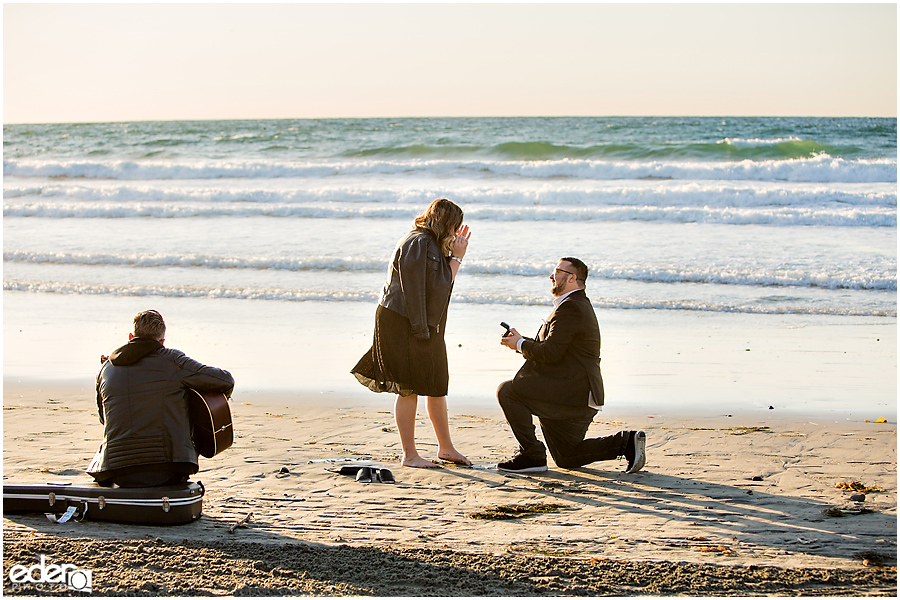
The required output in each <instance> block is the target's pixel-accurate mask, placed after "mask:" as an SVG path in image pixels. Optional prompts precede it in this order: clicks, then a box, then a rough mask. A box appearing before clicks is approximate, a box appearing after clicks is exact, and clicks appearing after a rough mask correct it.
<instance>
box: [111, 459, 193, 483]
mask: <svg viewBox="0 0 900 600" xmlns="http://www.w3.org/2000/svg"><path fill="white" fill-rule="evenodd" d="M191 470H193V465H191V463H168V464H165V465H146V466H141V467H129V468H126V469H121V471H122V472H119V473H116V472H115V471H111V472H110V473H109V475H110V477H109V479H106V480H104V481H103V482H98V483H99V484H100V485H102V486H105V487H108V486H111V485H117V486H119V487H123V488H143V487H161V486H165V485H178V484H180V483H184V482H185V481H187V480H188V478H189V477H190V473H187V472H185V471H191Z"/></svg>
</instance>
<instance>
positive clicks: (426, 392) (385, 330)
mask: <svg viewBox="0 0 900 600" xmlns="http://www.w3.org/2000/svg"><path fill="white" fill-rule="evenodd" d="M445 324H446V313H445V315H444V319H442V320H441V324H440V325H439V326H438V327H437V328H434V327H429V328H428V333H429V334H430V335H431V337H429V338H428V339H427V340H418V339H416V337H415V336H413V334H412V326H411V325H410V322H409V319H407V318H406V317H404V316H402V315H400V314H398V313H396V312H394V311H392V310H390V309H388V308H384V307H383V306H381V305H380V304H379V305H378V308H377V309H376V310H375V335H374V340H373V342H372V347H371V348H370V349H369V351H368V352H366V353H365V354H364V355H363V357H362V358H361V359H359V362H358V363H356V366H355V367H353V369H352V370H351V371H350V372H351V373H353V374H354V375H355V376H356V378H357V379H358V380H359V382H360V383H361V384H363V385H364V386H366V387H367V388H369V389H370V390H372V391H373V392H389V393H391V394H399V395H401V396H411V395H412V394H417V395H419V396H433V397H440V396H446V395H447V386H448V384H449V380H450V373H449V370H448V367H447V346H446V344H445V343H444V325H445Z"/></svg>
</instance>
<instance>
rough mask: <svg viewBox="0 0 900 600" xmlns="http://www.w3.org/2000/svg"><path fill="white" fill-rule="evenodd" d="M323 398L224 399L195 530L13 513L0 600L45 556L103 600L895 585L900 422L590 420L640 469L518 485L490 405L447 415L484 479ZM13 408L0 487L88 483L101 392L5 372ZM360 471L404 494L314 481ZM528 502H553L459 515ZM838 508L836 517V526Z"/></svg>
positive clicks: (888, 589)
mask: <svg viewBox="0 0 900 600" xmlns="http://www.w3.org/2000/svg"><path fill="white" fill-rule="evenodd" d="M313 401H316V402H322V399H321V398H300V397H297V398H278V397H275V396H272V397H271V398H269V401H267V402H264V401H261V400H257V399H254V400H253V402H251V403H248V402H245V401H242V399H241V398H240V396H239V395H238V396H236V397H235V399H234V402H233V405H232V411H233V415H234V422H235V429H236V434H237V435H236V440H235V444H234V446H233V447H232V448H231V449H229V450H228V451H226V452H225V453H223V454H221V455H220V456H217V457H215V458H213V459H209V460H203V459H201V471H200V473H199V474H198V475H196V476H195V477H194V480H195V481H196V480H201V481H202V482H203V484H204V485H205V487H206V496H205V498H204V503H203V513H204V516H203V517H202V518H201V519H200V520H199V521H198V522H196V523H192V524H190V525H183V526H171V527H154V526H136V525H124V524H113V523H102V522H88V521H83V522H80V523H66V524H54V523H51V522H50V521H49V520H47V519H46V518H44V517H43V516H42V515H11V514H5V515H4V520H3V535H4V540H3V554H4V558H3V560H4V593H7V594H15V593H23V592H25V591H27V590H16V589H14V588H12V587H11V586H10V584H9V579H8V570H9V568H10V567H11V566H12V565H16V564H23V565H30V564H34V563H36V562H37V560H36V559H37V557H38V555H39V554H47V555H50V556H51V557H54V559H56V560H63V559H64V560H66V561H67V562H71V563H73V564H76V565H77V566H78V567H79V568H82V569H91V570H92V571H93V586H94V594H113V595H116V594H118V595H196V594H200V595H209V594H225V595H288V594H306V595H309V594H313V595H376V596H388V595H401V596H419V595H442V596H458V595H461V596H488V595H507V596H538V595H633V594H650V595H676V594H687V595H719V596H721V595H767V594H768V595H774V594H784V595H798V594H799V595H888V596H894V595H895V594H896V591H897V584H896V546H897V531H896V527H897V461H896V440H897V437H896V425H895V423H865V422H859V423H849V422H840V423H836V422H834V421H831V422H827V421H825V420H819V422H811V421H809V420H805V421H804V420H798V419H797V418H787V417H781V416H779V415H778V413H777V411H769V412H768V413H766V414H765V415H764V416H761V417H748V416H737V415H736V416H735V417H731V418H729V417H716V418H695V419H687V418H685V419H676V418H672V417H657V418H648V417H647V416H643V417H634V418H630V419H629V420H628V422H609V421H604V420H603V413H601V414H600V415H598V418H597V420H596V422H595V423H594V425H592V427H591V430H590V434H592V435H604V434H606V433H611V432H614V431H616V430H619V429H643V430H644V431H646V432H647V440H648V462H647V466H646V468H645V469H644V471H642V472H640V473H637V474H634V475H625V474H624V473H623V472H622V471H623V467H624V463H623V462H620V461H610V462H608V463H598V464H594V465H591V466H590V467H588V468H583V469H579V470H572V471H567V470H561V469H555V468H553V467H552V465H551V470H550V471H549V472H547V473H542V474H537V475H529V476H522V475H510V474H504V473H500V472H498V471H497V470H496V468H495V465H496V463H497V462H498V461H499V460H502V459H504V458H506V457H508V456H509V455H510V454H511V453H512V451H513V450H514V448H515V443H514V441H513V438H512V436H511V433H510V431H509V428H508V426H507V425H506V424H505V422H504V421H503V418H502V415H501V413H500V411H499V409H493V410H484V411H481V412H480V413H478V414H457V413H456V412H455V411H454V409H453V404H452V399H451V402H450V404H451V425H452V427H453V431H454V441H455V442H456V444H457V446H458V448H459V449H460V450H461V451H463V452H464V453H466V454H467V455H468V456H469V458H470V459H472V460H473V461H474V462H475V464H476V466H475V467H474V468H463V467H458V466H447V467H445V468H441V469H433V470H422V469H410V468H403V467H401V466H400V465H399V464H398V455H399V443H398V439H397V433H396V426H395V425H394V423H393V416H392V413H391V412H390V406H391V403H390V399H388V398H387V397H386V396H385V397H384V404H383V405H381V404H366V405H364V406H359V407H340V408H338V407H335V408H332V409H328V410H325V409H323V408H321V407H315V406H314V405H313V404H312V402H313ZM422 408H423V410H424V407H422ZM3 409H4V411H3V477H4V482H16V483H26V482H27V483H39V482H42V481H46V480H51V479H52V480H59V479H66V478H71V479H73V480H82V481H83V480H84V476H83V475H82V470H83V469H84V467H85V466H86V465H87V463H88V461H89V459H90V457H91V456H92V455H93V453H94V451H95V450H96V447H97V445H98V443H99V438H100V436H101V433H102V427H101V425H100V424H99V422H98V421H97V417H96V405H95V402H94V399H93V396H92V390H90V389H79V388H77V387H71V386H70V387H64V388H60V389H50V388H44V389H38V388H37V387H35V386H33V385H31V386H29V385H24V386H18V385H15V383H10V382H9V381H7V382H6V384H5V388H4V405H3ZM886 416H888V417H890V415H886ZM873 418H874V416H873ZM418 439H419V440H420V442H421V443H420V450H421V451H422V452H423V455H425V456H434V455H435V454H436V447H435V446H434V444H433V434H432V433H431V431H430V428H429V426H428V423H427V421H426V420H425V419H421V420H420V425H419V429H418ZM352 460H365V461H367V464H373V465H377V466H381V467H387V468H390V469H391V470H392V471H393V473H394V475H395V477H396V480H397V483H396V484H393V485H391V484H380V483H371V484H363V483H358V482H356V481H355V480H354V479H353V478H352V477H347V476H341V475H338V474H335V473H332V472H330V471H328V470H326V467H333V466H335V465H340V464H343V461H352ZM328 461H334V462H328ZM856 481H859V482H862V483H864V484H866V485H868V486H877V487H880V488H883V489H884V491H882V492H870V493H868V494H866V499H865V501H864V502H854V501H851V500H850V495H851V493H852V492H850V491H847V490H844V489H841V488H839V487H838V484H840V483H842V482H846V483H850V482H856ZM529 503H550V504H558V505H560V506H561V508H559V509H558V510H557V511H555V512H550V513H544V514H537V515H533V516H527V517H522V518H519V519H512V520H477V519H473V518H471V517H470V515H471V514H473V513H475V512H477V511H480V510H483V509H485V508H488V507H491V506H498V505H524V504H529ZM832 508H838V509H841V511H842V512H843V514H844V516H843V517H837V516H828V515H826V514H825V512H824V511H826V510H827V509H832ZM860 509H866V511H871V512H865V511H860ZM251 513H252V516H251V517H250V519H249V521H248V522H247V523H246V524H245V525H244V526H241V527H238V528H237V529H235V530H234V531H233V533H232V532H230V529H231V528H232V526H233V525H235V524H236V523H237V522H238V521H240V520H242V519H245V518H246V517H247V516H248V515H250V514H251ZM864 559H868V564H864ZM878 563H881V564H882V566H878Z"/></svg>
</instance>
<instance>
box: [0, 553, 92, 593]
mask: <svg viewBox="0 0 900 600" xmlns="http://www.w3.org/2000/svg"><path fill="white" fill-rule="evenodd" d="M40 556H41V562H40V563H38V564H36V565H32V566H30V567H24V566H22V565H14V566H13V567H12V568H11V569H10V570H9V581H10V583H12V584H13V585H15V586H17V587H22V588H24V587H26V586H32V589H34V590H42V591H64V590H68V591H70V592H90V591H91V571H90V570H88V569H79V568H78V567H76V566H75V565H73V564H71V563H64V564H61V565H56V564H52V563H51V564H49V565H48V564H47V556H46V555H45V554H41V555H40Z"/></svg>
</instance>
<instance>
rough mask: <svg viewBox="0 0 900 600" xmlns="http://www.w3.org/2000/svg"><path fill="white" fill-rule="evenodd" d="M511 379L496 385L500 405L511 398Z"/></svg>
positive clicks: (506, 402)
mask: <svg viewBox="0 0 900 600" xmlns="http://www.w3.org/2000/svg"><path fill="white" fill-rule="evenodd" d="M512 383H513V382H512V379H509V380H507V381H504V382H503V383H501V384H500V385H499V386H497V402H499V403H500V406H503V405H504V404H508V403H509V402H510V401H511V400H512Z"/></svg>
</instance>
